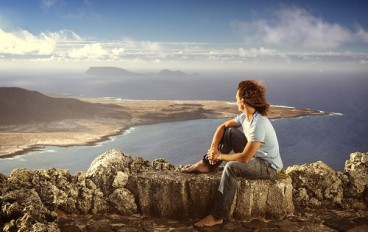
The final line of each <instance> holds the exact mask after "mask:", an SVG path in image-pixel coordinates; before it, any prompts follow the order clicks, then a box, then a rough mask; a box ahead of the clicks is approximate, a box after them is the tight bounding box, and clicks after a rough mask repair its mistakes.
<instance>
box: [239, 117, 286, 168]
mask: <svg viewBox="0 0 368 232" xmlns="http://www.w3.org/2000/svg"><path fill="white" fill-rule="evenodd" d="M235 122H236V123H237V124H238V125H239V126H241V127H243V132H244V134H245V137H246V138H247V140H248V141H259V142H261V146H260V147H259V150H258V151H257V152H256V154H255V155H254V157H258V158H261V159H264V160H266V161H267V162H268V163H269V164H270V165H271V167H273V168H274V169H276V170H281V169H282V168H283V163H282V160H281V156H280V151H279V142H278V140H277V136H276V132H275V129H274V128H273V126H272V124H271V122H270V120H269V119H268V118H267V117H265V116H262V115H261V114H260V113H258V112H255V114H254V115H253V118H252V119H251V120H250V122H248V120H247V117H246V116H245V115H244V114H239V115H238V116H237V117H236V118H235Z"/></svg>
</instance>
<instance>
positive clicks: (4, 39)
mask: <svg viewBox="0 0 368 232" xmlns="http://www.w3.org/2000/svg"><path fill="white" fill-rule="evenodd" d="M0 41H1V43H0V53H4V54H15V55H23V54H38V55H47V54H51V53H52V52H53V50H54V48H55V45H56V41H55V40H54V39H52V38H51V37H50V36H48V35H46V34H45V33H41V34H40V35H39V36H34V35H33V34H31V33H30V32H28V31H26V30H19V31H16V32H10V33H9V32H5V31H3V30H1V29H0Z"/></svg>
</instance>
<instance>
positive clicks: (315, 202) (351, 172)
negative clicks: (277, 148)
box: [286, 152, 368, 210]
mask: <svg viewBox="0 0 368 232" xmlns="http://www.w3.org/2000/svg"><path fill="white" fill-rule="evenodd" d="M286 174H288V175H289V176H290V177H291V178H292V180H293V200H294V205H295V207H296V208H297V209H304V208H306V207H308V208H342V209H363V210H366V209H367V206H368V153H360V152H357V153H352V154H351V155H350V159H349V160H347V161H346V163H345V172H344V173H342V172H336V171H334V170H333V169H331V168H330V167H329V166H328V165H326V164H325V163H323V162H321V161H318V162H316V163H312V164H303V165H294V166H291V167H289V168H288V169H287V170H286Z"/></svg>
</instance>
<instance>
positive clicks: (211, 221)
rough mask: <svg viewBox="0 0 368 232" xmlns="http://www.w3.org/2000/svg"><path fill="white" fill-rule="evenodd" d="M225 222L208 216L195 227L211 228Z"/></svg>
mask: <svg viewBox="0 0 368 232" xmlns="http://www.w3.org/2000/svg"><path fill="white" fill-rule="evenodd" d="M223 222H224V219H222V218H220V219H217V218H215V217H214V216H212V215H211V214H210V215H208V216H207V217H205V218H203V219H202V220H200V221H199V222H197V223H195V224H194V225H195V226H198V227H204V226H206V227H211V226H215V225H220V224H222V223H223Z"/></svg>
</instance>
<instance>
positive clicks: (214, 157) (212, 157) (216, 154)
mask: <svg viewBox="0 0 368 232" xmlns="http://www.w3.org/2000/svg"><path fill="white" fill-rule="evenodd" d="M220 155H221V152H220V151H219V150H218V149H216V147H214V146H211V148H210V149H209V150H208V152H207V157H208V160H209V161H210V164H212V165H214V164H216V163H217V162H218V161H219V160H220Z"/></svg>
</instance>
